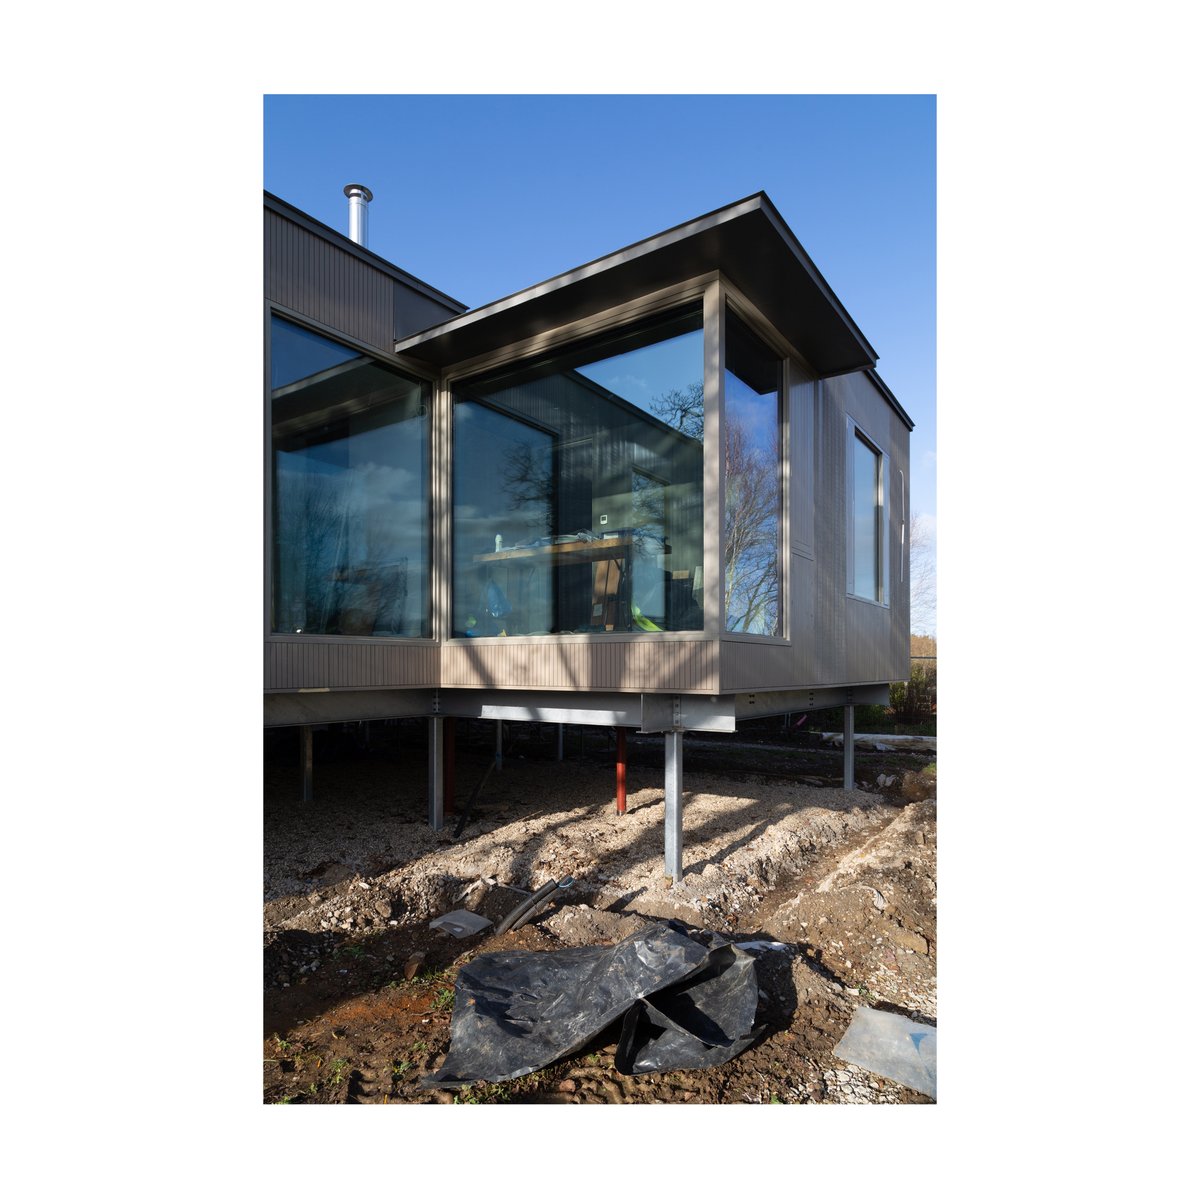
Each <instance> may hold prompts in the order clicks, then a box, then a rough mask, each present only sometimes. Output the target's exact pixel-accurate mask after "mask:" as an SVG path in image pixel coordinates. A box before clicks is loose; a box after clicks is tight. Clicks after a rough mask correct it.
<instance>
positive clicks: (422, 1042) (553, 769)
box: [263, 722, 937, 1104]
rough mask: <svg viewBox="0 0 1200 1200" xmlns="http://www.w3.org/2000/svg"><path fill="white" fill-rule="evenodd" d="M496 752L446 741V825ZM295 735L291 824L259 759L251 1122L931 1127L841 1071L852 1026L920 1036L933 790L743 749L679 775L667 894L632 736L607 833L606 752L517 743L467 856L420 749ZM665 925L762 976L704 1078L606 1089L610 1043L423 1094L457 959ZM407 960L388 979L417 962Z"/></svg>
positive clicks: (904, 764)
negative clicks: (444, 926)
mask: <svg viewBox="0 0 1200 1200" xmlns="http://www.w3.org/2000/svg"><path fill="white" fill-rule="evenodd" d="M493 731H494V726H493V725H489V724H486V723H478V724H474V723H472V724H468V723H465V722H462V723H460V726H459V731H458V732H459V736H458V753H457V755H456V776H457V791H458V800H459V806H460V808H462V807H463V806H465V803H466V797H467V795H468V794H469V792H470V791H471V789H472V788H473V787H474V786H475V784H476V783H477V782H478V781H479V779H480V778H481V777H482V776H483V774H484V772H485V770H486V768H487V765H488V763H489V762H490V761H491V757H492V749H493V739H494V732H493ZM363 734H364V731H363V730H355V731H343V730H335V729H331V730H329V731H327V732H323V733H318V734H317V735H316V761H315V784H314V793H315V799H314V801H313V803H312V804H310V805H307V806H305V805H303V804H302V803H301V802H300V778H299V747H298V742H299V739H298V735H296V734H295V733H294V732H291V731H284V732H283V733H280V734H276V735H272V736H271V738H270V739H269V741H268V749H267V756H266V771H265V782H266V812H265V901H266V902H265V905H264V989H265V991H264V1030H263V1033H264V1043H263V1059H264V1063H263V1068H264V1085H263V1097H264V1102H267V1103H281V1102H286V1103H293V1104H299V1103H335V1104H336V1103H390V1104H396V1103H410V1104H411V1103H423V1104H430V1103H574V1104H579V1103H697V1104H706V1103H707V1104H719V1103H929V1101H928V1100H927V1098H926V1097H924V1096H921V1095H919V1094H918V1093H915V1092H912V1091H910V1090H908V1089H906V1088H904V1087H901V1086H900V1085H898V1084H896V1083H893V1082H891V1081H889V1080H886V1079H884V1078H882V1077H878V1076H874V1075H871V1074H869V1073H868V1072H866V1071H863V1070H861V1069H859V1068H857V1067H852V1066H850V1065H849V1064H847V1063H844V1062H842V1061H841V1060H839V1059H837V1058H836V1057H835V1056H834V1054H833V1048H834V1046H835V1045H836V1044H837V1042H838V1040H839V1039H840V1038H841V1036H842V1034H843V1033H844V1032H845V1029H846V1027H847V1025H848V1024H849V1022H850V1019H851V1017H852V1016H853V1013H854V1009H855V1008H856V1007H857V1006H858V1005H862V1004H867V1005H870V1006H872V1007H875V1008H884V1009H889V1010H891V1011H894V1012H902V1013H904V1014H906V1015H909V1016H911V1017H913V1018H914V1019H916V1020H920V1021H924V1022H926V1023H929V1024H936V1018H937V1007H936V956H937V937H936V905H937V895H936V857H937V856H936V828H937V821H936V798H935V793H936V767H935V765H934V764H933V762H932V761H931V759H930V758H929V757H927V756H922V755H915V754H901V753H874V752H864V751H860V752H859V754H858V756H857V768H858V770H857V777H856V783H857V785H858V786H857V788H856V790H854V791H852V792H845V791H843V790H841V787H840V784H841V755H840V752H830V751H829V750H822V749H820V748H819V747H815V746H812V745H805V744H797V743H796V741H795V740H792V739H788V740H786V741H785V740H783V739H776V741H775V742H774V743H772V742H770V741H766V742H759V741H756V740H755V738H754V736H753V735H751V736H746V735H745V734H739V735H733V736H732V737H729V738H717V737H713V738H710V739H703V738H700V737H693V736H692V735H688V736H687V737H685V750H684V787H685V801H684V878H683V879H682V880H681V881H679V882H678V883H675V884H672V883H671V881H670V880H668V879H666V878H665V877H664V875H663V861H662V853H663V792H662V740H661V738H652V737H645V738H641V737H635V736H631V737H630V739H629V741H630V753H629V770H628V792H629V795H628V812H627V813H626V814H625V815H624V816H623V817H622V816H618V815H617V814H616V812H615V808H614V804H613V788H614V752H613V749H612V743H611V738H610V736H609V735H608V733H607V732H606V731H600V730H591V731H584V732H583V733H582V735H581V732H580V731H579V730H569V731H568V733H567V746H566V751H567V753H566V756H565V759H564V761H562V762H556V761H555V755H554V730H553V729H552V728H542V727H538V726H521V727H516V728H515V729H513V730H512V731H511V733H510V736H512V737H513V744H512V745H511V746H510V747H509V749H508V752H507V754H506V757H505V760H504V765H503V770H502V771H500V772H493V773H492V775H491V776H490V778H489V779H488V781H487V785H486V786H485V788H484V790H483V791H482V793H481V795H480V797H479V799H478V801H477V802H476V803H475V805H474V807H473V809H472V811H471V814H470V818H469V820H468V822H467V824H466V826H465V828H464V829H463V833H462V836H461V837H460V838H457V839H456V838H455V837H454V833H455V826H456V824H457V817H455V816H451V817H449V818H448V820H447V823H446V828H445V829H444V830H442V831H439V832H437V833H434V832H433V831H432V830H430V829H429V827H428V825H427V823H426V820H425V765H424V762H425V760H424V742H423V731H422V729H421V728H420V727H419V726H417V725H416V724H405V723H397V724H394V725H389V726H384V727H381V726H372V727H371V732H370V740H369V741H367V740H365V738H364V736H363ZM567 875H570V876H572V877H573V878H574V879H575V884H574V885H573V886H572V887H571V888H570V889H568V890H567V891H565V892H560V893H558V895H559V896H561V897H562V899H561V901H560V902H558V903H556V904H555V905H554V906H553V907H551V908H549V909H547V910H545V911H544V912H543V913H542V914H541V915H540V916H539V917H537V918H535V919H534V921H532V922H531V923H530V924H529V925H526V926H525V927H523V928H521V929H519V930H516V931H511V932H508V933H505V934H503V935H500V936H496V935H495V933H494V930H492V929H489V930H486V931H484V932H483V933H481V934H478V935H475V936H473V937H469V938H465V939H461V940H460V939H456V938H453V937H450V936H449V935H446V934H443V933H440V932H436V931H432V930H430V929H429V927H428V923H429V920H430V919H431V918H432V917H434V916H437V915H439V914H441V913H443V912H446V911H449V910H451V909H455V908H466V909H469V910H472V911H477V912H480V913H482V914H483V915H485V916H487V917H489V918H491V919H492V920H494V921H497V922H498V921H499V920H500V919H502V917H503V916H504V915H505V914H506V913H507V912H508V911H510V910H511V909H512V908H514V907H515V906H516V905H517V904H518V903H519V902H520V901H521V899H523V897H524V895H525V894H527V893H528V892H530V891H532V890H534V889H536V888H537V887H539V886H541V885H542V884H543V883H545V882H547V881H549V880H550V879H561V878H563V877H564V876H567ZM661 918H676V919H679V920H682V921H684V922H686V923H687V924H689V925H691V926H693V927H695V928H697V929H710V930H715V931H717V932H720V933H721V934H723V935H725V936H729V937H732V938H733V939H734V940H736V941H754V940H769V941H775V942H780V943H783V945H784V948H783V949H782V950H778V949H773V950H762V951H758V952H757V955H758V966H759V979H760V988H761V991H762V994H763V999H762V1001H761V1008H760V1013H759V1016H760V1019H762V1020H764V1021H765V1022H766V1024H767V1026H768V1031H767V1033H766V1034H765V1036H764V1037H763V1038H762V1039H761V1040H760V1041H759V1042H758V1043H757V1044H756V1045H755V1046H753V1047H752V1048H751V1049H749V1050H747V1051H746V1052H744V1053H743V1054H742V1055H740V1056H739V1057H738V1058H736V1059H734V1060H733V1061H732V1062H730V1063H727V1064H725V1065H724V1066H721V1067H717V1068H710V1069H708V1070H704V1071H677V1072H671V1073H669V1074H649V1075H642V1076H637V1077H630V1076H624V1075H621V1074H620V1073H619V1072H617V1071H616V1070H615V1068H614V1066H613V1052H614V1050H615V1047H616V1035H617V1030H616V1028H615V1027H614V1028H613V1029H611V1030H608V1031H606V1032H605V1033H603V1034H601V1035H600V1036H599V1037H597V1039H596V1040H595V1042H594V1043H593V1044H592V1045H590V1046H587V1047H585V1048H584V1049H583V1050H582V1051H581V1052H579V1053H578V1054H576V1055H574V1056H572V1057H571V1058H569V1059H566V1060H563V1061H560V1062H558V1063H555V1064H553V1065H551V1066H549V1067H547V1068H545V1069H543V1070H541V1071H538V1072H537V1073H535V1074H533V1075H530V1076H527V1077H524V1078H522V1079H518V1080H515V1081H511V1082H508V1083H503V1084H487V1083H480V1084H475V1085H473V1086H471V1087H469V1088H464V1089H459V1090H457V1091H452V1090H433V1091H427V1090H423V1089H421V1088H420V1087H419V1086H418V1082H417V1081H418V1079H419V1077H420V1076H422V1075H424V1074H425V1073H427V1072H428V1071H431V1070H434V1069H436V1068H437V1067H438V1066H440V1065H441V1062H442V1059H443V1058H444V1056H445V1053H446V1050H447V1048H448V1046H449V1029H450V1016H451V1012H452V1009H453V1001H454V992H453V987H454V978H455V975H456V974H457V970H458V968H459V967H460V966H461V965H462V964H463V963H465V962H467V961H469V960H470V958H471V957H473V956H474V955H476V954H479V953H482V952H485V951H491V950H498V949H513V948H522V949H535V950H554V949H560V948H562V947H564V946H576V945H597V944H610V943H612V942H615V941H618V940H620V939H621V938H622V937H625V936H626V935H628V934H629V933H631V932H633V931H635V930H636V929H637V928H639V927H640V926H641V925H642V924H644V923H645V922H646V921H649V920H654V919H661ZM421 953H423V954H424V960H423V962H422V963H421V965H420V966H419V968H417V969H416V973H415V975H412V972H413V968H410V971H409V974H410V975H412V978H406V973H405V964H406V963H409V962H410V961H412V960H413V956H414V955H418V954H421Z"/></svg>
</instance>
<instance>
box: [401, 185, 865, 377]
mask: <svg viewBox="0 0 1200 1200" xmlns="http://www.w3.org/2000/svg"><path fill="white" fill-rule="evenodd" d="M714 271H716V272H719V273H720V274H721V275H722V276H723V277H724V278H726V279H728V280H729V282H730V283H732V284H733V285H734V286H735V287H736V288H737V289H738V290H739V291H740V292H741V293H742V294H743V295H744V296H745V297H746V299H747V300H749V301H750V302H751V303H752V304H753V305H754V306H755V307H756V308H757V309H758V310H759V311H760V312H761V313H762V315H763V316H764V317H766V318H767V320H768V321H770V322H771V324H772V325H773V326H774V327H775V328H776V329H777V330H778V331H779V333H780V334H781V335H782V336H783V337H784V338H786V339H787V340H788V341H789V342H790V343H791V344H792V345H793V346H795V347H796V349H797V350H798V351H799V352H800V353H801V354H802V355H803V356H804V358H805V359H806V360H807V362H808V364H809V365H810V366H811V367H812V368H813V370H814V371H816V372H817V374H818V375H819V376H821V377H823V378H824V377H828V376H831V375H844V374H846V373H848V372H850V371H860V370H863V369H864V368H867V367H874V365H875V363H876V361H877V360H878V357H879V356H878V355H877V354H876V353H875V350H874V349H873V348H872V346H871V344H870V342H868V341H867V339H866V337H864V336H863V333H862V331H861V330H860V329H859V328H858V326H857V325H856V324H855V323H854V321H853V319H852V318H851V316H850V314H849V313H848V312H847V311H846V309H845V307H844V306H843V305H842V302H841V301H840V300H839V299H838V298H837V296H836V295H834V292H833V289H832V288H831V287H830V286H829V284H828V283H826V282H825V279H824V277H823V276H822V275H821V272H820V271H818V270H817V268H816V265H815V264H814V263H813V261H812V259H811V258H809V256H808V254H807V253H806V252H805V250H804V247H803V246H801V245H800V243H799V242H798V241H797V240H796V237H795V235H794V234H793V233H792V231H791V230H790V229H789V228H788V227H787V224H786V223H785V222H784V220H783V218H782V217H781V216H780V215H779V213H778V212H777V211H776V209H775V206H774V205H773V204H772V203H771V201H770V200H769V199H768V197H767V196H766V194H765V193H763V192H758V193H757V194H755V195H753V196H749V197H747V198H746V199H745V200H739V201H738V202H737V203H736V204H730V205H728V206H727V207H725V208H720V209H717V211H716V212H712V213H708V214H707V215H706V216H703V217H697V218H696V219H695V220H694V221H688V222H686V223H685V224H683V225H677V226H676V227H675V228H674V229H668V230H667V231H666V232H665V233H660V234H657V235H656V236H654V237H651V238H646V239H645V240H644V241H641V242H636V243H635V244H634V245H632V246H627V247H626V248H625V249H624V250H618V251H616V252H615V253H613V254H609V255H606V256H605V257H604V258H598V259H596V260H595V261H594V262H590V263H587V264H585V265H584V266H582V267H577V268H576V269H575V270H573V271H567V272H566V273H564V274H562V275H556V276H554V278H553V279H548V280H546V282H545V283H539V284H536V285H535V286H533V287H531V288H526V289H525V290H524V291H521V292H517V293H515V294H514V295H511V296H507V297H505V298H504V299H503V300H497V301H495V302H494V303H492V304H486V305H484V306H483V307H482V308H477V309H473V310H472V311H470V312H467V313H464V314H463V315H462V316H459V317H453V318H451V319H450V320H448V321H444V322H442V323H441V324H439V325H435V326H433V327H432V328H430V329H426V330H423V331H422V332H420V333H416V334H412V335H411V336H409V337H406V338H404V339H402V340H401V341H398V342H397V343H396V352H397V353H399V354H404V355H406V356H408V357H410V358H413V359H416V360H418V361H421V362H424V363H427V364H428V365H429V366H430V367H432V368H444V367H448V366H451V365H452V364H454V363H459V362H467V361H469V360H471V359H474V358H477V357H479V356H481V355H485V354H492V353H495V352H496V351H498V350H501V349H503V348H504V347H505V346H507V345H512V344H515V343H518V342H522V341H525V340H526V339H529V338H535V337H538V336H539V335H542V334H545V333H547V332H549V331H550V330H553V329H555V328H558V327H560V326H563V325H567V324H570V323H571V322H572V321H577V320H581V319H584V318H586V317H588V316H591V315H593V314H595V313H597V312H603V311H604V310H605V309H608V308H612V307H615V306H616V305H618V304H622V303H625V302H626V301H629V300H634V299H636V298H637V297H639V296H644V295H648V294H649V293H651V292H656V291H659V290H661V289H663V288H668V287H670V286H672V285H673V284H677V283H681V282H683V281H685V280H688V279H694V278H696V277H697V276H700V275H706V274H709V273H711V272H714Z"/></svg>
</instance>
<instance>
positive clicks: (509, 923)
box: [496, 879, 558, 934]
mask: <svg viewBox="0 0 1200 1200" xmlns="http://www.w3.org/2000/svg"><path fill="white" fill-rule="evenodd" d="M557 887H558V881H557V880H555V879H552V880H550V882H549V883H544V884H542V886H541V887H540V888H538V890H537V891H536V892H534V893H533V895H532V896H530V897H529V899H528V900H522V901H521V903H520V904H518V905H517V907H516V908H514V909H513V910H512V912H510V913H509V914H508V916H507V917H505V918H504V920H503V921H501V922H500V924H499V925H497V926H496V933H497V934H501V933H507V932H508V931H509V930H510V929H511V928H512V927H513V926H514V925H515V924H516V923H517V921H518V919H519V918H521V917H524V916H526V915H527V914H528V915H529V916H532V915H533V909H534V908H535V907H536V906H537V905H539V904H541V902H542V901H543V900H547V899H549V897H550V893H551V892H553V891H554V890H555V889H556V888H557ZM521 923H522V924H524V922H523V921H522V922H521Z"/></svg>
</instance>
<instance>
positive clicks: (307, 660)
mask: <svg viewBox="0 0 1200 1200" xmlns="http://www.w3.org/2000/svg"><path fill="white" fill-rule="evenodd" d="M265 656H266V661H265V678H264V684H265V690H266V691H268V692H275V691H294V690H295V689H296V688H322V687H327V688H333V689H355V688H382V687H387V688H404V687H437V684H438V651H437V647H436V646H430V645H420V646H412V645H403V644H399V643H396V642H391V641H389V642H380V643H378V644H376V643H374V642H371V643H366V642H346V643H344V644H335V643H331V642H299V641H269V642H267V643H266V645H265Z"/></svg>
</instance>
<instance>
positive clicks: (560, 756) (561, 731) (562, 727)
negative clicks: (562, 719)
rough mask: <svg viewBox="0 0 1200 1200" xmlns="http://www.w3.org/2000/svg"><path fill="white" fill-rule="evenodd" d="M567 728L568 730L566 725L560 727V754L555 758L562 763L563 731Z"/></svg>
mask: <svg viewBox="0 0 1200 1200" xmlns="http://www.w3.org/2000/svg"><path fill="white" fill-rule="evenodd" d="M565 728H566V726H565V725H562V724H561V723H560V724H559V727H558V754H557V755H556V756H555V757H556V758H557V759H558V761H559V762H562V760H563V730H564V729H565Z"/></svg>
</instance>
